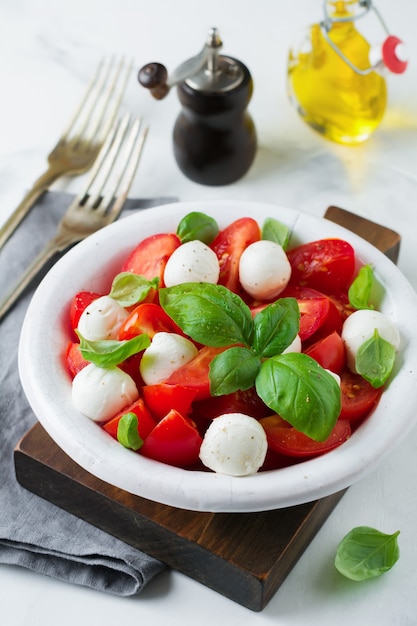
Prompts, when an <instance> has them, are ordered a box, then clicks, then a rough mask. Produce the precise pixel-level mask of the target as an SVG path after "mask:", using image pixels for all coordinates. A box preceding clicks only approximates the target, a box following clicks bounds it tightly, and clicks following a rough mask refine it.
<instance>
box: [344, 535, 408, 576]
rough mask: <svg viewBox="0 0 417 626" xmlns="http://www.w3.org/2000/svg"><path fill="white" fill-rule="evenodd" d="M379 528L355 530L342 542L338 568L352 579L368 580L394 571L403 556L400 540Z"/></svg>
mask: <svg viewBox="0 0 417 626" xmlns="http://www.w3.org/2000/svg"><path fill="white" fill-rule="evenodd" d="M399 534H400V531H399V530H398V531H397V532H395V533H393V534H392V535H387V534H385V533H382V532H381V531H379V530H376V529H375V528H369V527H368V526H358V527H356V528H353V529H352V530H351V531H350V532H349V533H348V534H347V535H346V536H345V537H344V538H343V539H342V541H341V542H340V544H339V546H338V548H337V551H336V558H335V566H336V569H337V570H338V571H339V572H340V573H341V574H343V576H346V577H347V578H350V579H351V580H356V581H360V580H367V579H369V578H376V577H377V576H381V574H383V573H384V572H387V571H388V570H390V569H391V568H392V567H393V566H394V565H395V563H396V562H397V561H398V559H399V557H400V550H399V547H398V541H397V537H398V535H399Z"/></svg>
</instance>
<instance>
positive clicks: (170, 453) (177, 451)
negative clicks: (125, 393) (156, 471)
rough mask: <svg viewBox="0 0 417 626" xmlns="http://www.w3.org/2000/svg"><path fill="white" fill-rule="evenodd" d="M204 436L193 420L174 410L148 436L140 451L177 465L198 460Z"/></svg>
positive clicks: (185, 464)
mask: <svg viewBox="0 0 417 626" xmlns="http://www.w3.org/2000/svg"><path fill="white" fill-rule="evenodd" d="M201 444H202V438H201V435H200V433H199V432H198V430H197V428H196V426H195V424H194V423H193V422H192V420H190V419H188V418H187V417H184V416H183V415H181V413H178V411H175V410H172V411H170V412H169V413H168V415H166V416H165V417H164V418H163V419H162V420H161V421H160V422H158V423H157V425H156V426H155V428H154V429H153V430H152V432H151V433H150V434H149V435H148V436H147V438H146V439H145V442H144V444H143V446H142V447H141V448H140V450H139V452H140V454H142V455H143V456H146V457H148V458H151V459H154V460H155V461H160V462H161V463H167V464H169V465H174V466H176V467H189V466H191V465H194V464H195V463H197V462H198V455H199V452H200V447H201Z"/></svg>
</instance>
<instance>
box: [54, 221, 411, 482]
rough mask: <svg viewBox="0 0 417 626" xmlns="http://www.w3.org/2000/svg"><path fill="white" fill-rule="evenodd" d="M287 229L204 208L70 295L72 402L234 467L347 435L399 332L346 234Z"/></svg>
mask: <svg viewBox="0 0 417 626" xmlns="http://www.w3.org/2000/svg"><path fill="white" fill-rule="evenodd" d="M290 235H291V233H290V232H289V230H288V228H287V227H286V226H285V225H284V224H282V223H281V222H279V221H277V220H276V219H274V218H268V219H266V220H265V221H264V222H263V224H259V223H258V222H257V221H256V220H255V219H253V218H251V217H242V218H241V219H238V220H235V221H234V222H232V223H231V224H229V225H228V226H227V227H225V228H223V229H219V226H218V224H217V222H216V221H215V220H214V219H213V218H212V217H210V216H209V215H206V214H203V213H199V212H192V213H189V214H187V215H186V216H184V218H183V219H182V220H181V221H180V223H179V224H178V228H177V230H176V232H169V233H160V234H155V235H152V236H150V237H147V238H146V239H144V240H142V241H140V242H139V243H138V245H137V246H136V248H135V249H133V250H132V251H130V252H129V254H128V255H127V256H126V259H125V260H124V262H123V263H122V264H121V267H120V271H119V272H118V274H116V275H115V276H114V279H113V282H112V285H111V289H110V291H109V292H108V293H94V292H90V291H83V292H80V293H77V294H75V295H74V297H73V300H72V303H71V309H70V320H69V322H70V325H71V332H72V333H73V336H72V338H71V341H70V342H69V344H68V346H67V347H66V351H65V359H66V365H67V368H68V371H69V373H70V376H71V379H72V400H73V405H74V407H75V408H76V409H77V410H78V411H80V412H81V413H82V414H83V415H85V416H86V417H87V418H89V419H91V420H93V421H95V422H97V424H98V426H97V427H100V428H103V429H104V430H105V431H106V432H107V433H108V435H109V436H111V437H114V438H115V439H116V440H117V441H118V442H119V443H120V444H121V445H123V446H125V447H126V448H129V449H130V450H132V451H134V452H135V453H137V454H142V455H144V456H146V457H148V458H151V459H154V460H156V461H160V462H162V463H167V464H171V465H174V466H177V467H182V468H185V469H191V470H193V469H200V470H201V469H204V470H211V471H214V472H219V473H223V474H228V475H232V476H245V475H250V474H253V473H256V472H257V471H264V470H269V469H277V468H281V467H284V466H286V465H290V464H293V463H296V462H300V461H302V460H305V459H308V458H311V457H314V456H317V455H321V454H323V453H326V452H328V451H329V450H332V449H333V448H335V447H336V446H339V445H341V444H343V443H344V442H345V441H346V440H347V439H348V438H349V437H350V435H351V433H352V431H353V430H354V429H355V428H357V426H358V425H359V424H360V423H361V422H362V421H363V420H364V419H366V417H367V416H368V415H369V414H370V413H371V411H372V410H373V409H374V408H375V406H376V405H377V403H378V401H379V398H380V396H381V394H382V392H383V388H384V385H385V384H386V382H387V381H388V379H389V378H390V376H391V375H392V371H393V367H394V361H395V355H396V351H397V350H398V347H399V344H400V335H399V332H398V329H397V328H396V326H395V324H394V323H393V322H392V321H391V319H389V318H388V317H387V316H385V315H384V314H383V313H381V312H380V311H378V310H377V308H376V303H374V302H373V301H372V298H373V286H374V282H375V277H374V271H373V268H372V267H371V266H369V265H362V266H360V264H359V263H358V259H356V257H355V251H354V249H353V247H352V246H351V245H350V243H348V242H347V241H345V240H343V239H338V238H327V239H321V240H318V241H312V242H307V243H304V244H301V245H297V246H295V247H290V246H289V241H290ZM358 268H359V269H358Z"/></svg>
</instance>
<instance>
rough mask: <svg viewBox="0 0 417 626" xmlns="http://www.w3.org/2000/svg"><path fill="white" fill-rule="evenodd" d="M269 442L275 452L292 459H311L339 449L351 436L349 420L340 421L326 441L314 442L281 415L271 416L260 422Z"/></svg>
mask: <svg viewBox="0 0 417 626" xmlns="http://www.w3.org/2000/svg"><path fill="white" fill-rule="evenodd" d="M260 423H261V424H262V426H263V428H264V430H265V432H266V437H267V440H268V445H269V447H270V448H271V450H273V451H274V452H278V453H280V454H285V455H287V456H291V457H298V458H309V457H315V456H318V455H320V454H324V453H325V452H329V451H330V450H333V449H334V448H337V447H338V446H340V445H341V444H342V443H344V442H345V441H346V440H347V439H349V437H350V434H351V427H350V423H349V420H347V419H338V420H337V422H336V424H335V426H334V428H333V430H332V432H331V434H330V436H329V437H328V438H327V439H326V441H314V440H313V439H310V437H307V435H304V433H301V432H300V431H298V430H296V429H295V428H293V427H292V426H291V425H290V424H289V423H288V422H286V421H285V420H283V419H282V418H281V417H280V416H279V415H271V416H269V417H264V418H262V419H261V420H260Z"/></svg>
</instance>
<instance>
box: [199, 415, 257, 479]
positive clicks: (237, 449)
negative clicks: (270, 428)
mask: <svg viewBox="0 0 417 626" xmlns="http://www.w3.org/2000/svg"><path fill="white" fill-rule="evenodd" d="M267 449H268V443H267V439H266V434H265V431H264V429H263V428H262V426H261V425H260V423H259V422H258V420H256V419H255V418H254V417H249V415H244V414H243V413H228V414H226V415H220V416H219V417H216V418H214V420H213V421H212V423H211V424H210V426H209V427H208V429H207V431H206V434H205V435H204V439H203V443H202V444H201V448H200V459H201V461H202V463H203V464H204V465H205V466H206V467H208V468H209V469H211V470H213V471H214V472H218V473H219V474H227V475H229V476H249V475H250V474H255V473H256V472H257V471H258V469H259V468H260V467H261V465H262V464H263V462H264V461H265V456H266V452H267Z"/></svg>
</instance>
